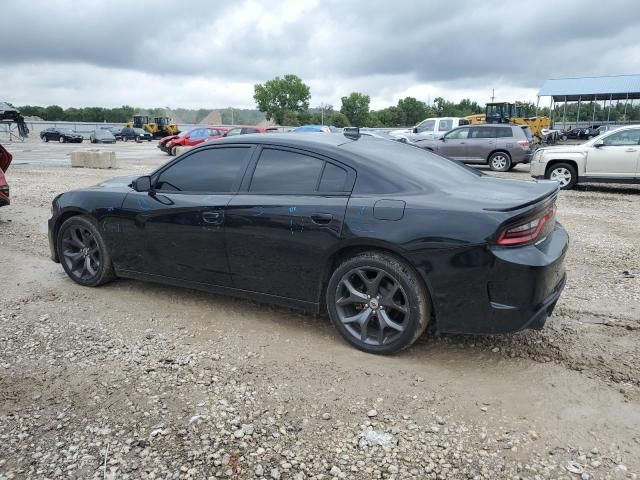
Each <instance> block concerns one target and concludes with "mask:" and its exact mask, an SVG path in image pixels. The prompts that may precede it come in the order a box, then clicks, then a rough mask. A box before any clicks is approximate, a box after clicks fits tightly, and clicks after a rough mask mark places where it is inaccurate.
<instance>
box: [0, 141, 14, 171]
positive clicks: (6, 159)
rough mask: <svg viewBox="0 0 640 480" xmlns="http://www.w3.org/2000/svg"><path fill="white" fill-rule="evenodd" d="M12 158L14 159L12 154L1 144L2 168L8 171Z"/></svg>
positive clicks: (0, 161)
mask: <svg viewBox="0 0 640 480" xmlns="http://www.w3.org/2000/svg"><path fill="white" fill-rule="evenodd" d="M11 160H13V157H12V156H11V154H10V153H9V152H7V150H6V149H5V148H4V147H3V146H2V145H0V170H2V171H3V172H6V171H7V169H8V168H9V165H11Z"/></svg>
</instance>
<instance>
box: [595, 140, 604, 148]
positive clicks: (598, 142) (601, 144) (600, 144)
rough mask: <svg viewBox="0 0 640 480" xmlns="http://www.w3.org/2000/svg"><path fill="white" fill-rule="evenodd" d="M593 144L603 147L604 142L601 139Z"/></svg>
mask: <svg viewBox="0 0 640 480" xmlns="http://www.w3.org/2000/svg"><path fill="white" fill-rule="evenodd" d="M593 146H594V147H596V148H600V147H604V142H603V141H602V140H598V141H597V142H596V143H594V144H593Z"/></svg>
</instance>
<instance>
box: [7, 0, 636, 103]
mask: <svg viewBox="0 0 640 480" xmlns="http://www.w3.org/2000/svg"><path fill="white" fill-rule="evenodd" d="M1 10H2V19H1V24H2V28H0V100H6V101H9V102H12V103H14V104H16V105H25V104H31V105H49V104H58V105H62V106H64V107H70V106H75V107H80V106H106V107H114V106H119V105H123V104H129V105H135V106H139V107H164V106H170V107H172V108H175V107H187V108H214V107H227V106H234V107H239V108H253V107H254V106H255V104H254V101H253V85H254V84H255V83H262V82H264V81H266V80H268V79H270V78H273V77H274V76H276V75H284V74H287V73H294V74H297V75H298V76H300V77H301V78H302V79H303V80H304V81H305V82H306V83H307V84H309V85H310V86H311V94H312V100H311V105H312V106H315V105H319V104H320V102H324V103H330V104H332V105H334V106H336V107H338V108H339V106H340V97H342V96H343V95H347V94H348V93H350V92H352V91H360V92H364V93H367V94H368V95H370V96H371V103H372V107H373V108H382V107H385V106H388V105H391V104H395V103H396V102H397V100H398V99H399V98H402V97H405V96H407V95H411V96H414V97H417V98H419V99H421V100H424V101H428V100H429V99H433V98H434V97H437V96H444V97H446V98H448V99H450V100H459V99H461V98H465V97H469V98H471V99H473V100H477V101H479V102H482V103H484V102H486V101H488V100H489V97H490V96H491V90H492V89H493V88H495V92H496V97H497V99H498V100H515V99H520V100H533V99H535V94H536V92H537V90H538V89H539V87H540V86H541V85H542V82H543V81H544V80H545V79H547V78H559V77H571V76H591V75H615V74H630V73H640V8H638V5H637V4H636V2H635V1H633V0H627V1H622V0H607V1H602V0H596V1H587V0H580V1H568V0H562V1H557V0H554V1H546V0H536V1H535V2H524V1H515V0H514V1H499V0H495V1H477V0H476V1H464V0H453V1H451V0H449V1H447V2H444V1H440V2H435V1H432V2H427V1H421V0H416V1H409V0H406V1H405V0H395V1H376V0H342V1H340V0H294V1H286V0H273V1H266V2H265V1H254V0H237V1H225V2H218V1H213V0H210V1H205V0H202V1H198V0H181V1H180V2H175V1H164V0H153V1H145V0H135V1H131V0H109V1H106V0H105V1H98V0H96V1H72V0H68V1H66V0H56V1H54V0H49V1H40V2H36V1H33V0H29V1H25V0H2V7H1Z"/></svg>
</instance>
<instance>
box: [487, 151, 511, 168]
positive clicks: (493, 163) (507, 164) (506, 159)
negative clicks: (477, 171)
mask: <svg viewBox="0 0 640 480" xmlns="http://www.w3.org/2000/svg"><path fill="white" fill-rule="evenodd" d="M488 163H489V168H490V169H491V170H493V171H494V172H506V171H508V170H509V169H510V168H511V157H510V156H509V154H508V153H505V152H495V153H492V154H491V155H490V156H489V160H488Z"/></svg>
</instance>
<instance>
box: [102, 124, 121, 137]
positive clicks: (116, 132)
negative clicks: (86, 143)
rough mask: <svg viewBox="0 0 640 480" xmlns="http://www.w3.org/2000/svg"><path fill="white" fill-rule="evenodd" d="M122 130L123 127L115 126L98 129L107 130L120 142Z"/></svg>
mask: <svg viewBox="0 0 640 480" xmlns="http://www.w3.org/2000/svg"><path fill="white" fill-rule="evenodd" d="M122 128H123V127H116V126H112V125H110V126H107V127H100V129H102V130H108V131H110V132H111V134H112V135H113V136H114V137H115V139H116V140H122V135H121V132H122Z"/></svg>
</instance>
